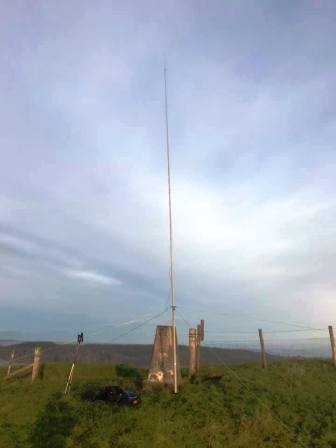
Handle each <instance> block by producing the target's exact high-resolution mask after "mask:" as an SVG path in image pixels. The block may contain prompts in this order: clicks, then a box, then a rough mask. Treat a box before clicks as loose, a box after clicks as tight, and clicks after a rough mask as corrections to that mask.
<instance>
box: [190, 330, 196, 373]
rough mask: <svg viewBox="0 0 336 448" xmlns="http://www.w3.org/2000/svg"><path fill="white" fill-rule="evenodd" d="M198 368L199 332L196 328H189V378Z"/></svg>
mask: <svg viewBox="0 0 336 448" xmlns="http://www.w3.org/2000/svg"><path fill="white" fill-rule="evenodd" d="M196 368H197V332H196V328H189V377H191V376H192V375H193V374H194V373H195V372H196Z"/></svg>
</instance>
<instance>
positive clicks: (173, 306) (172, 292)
mask: <svg viewBox="0 0 336 448" xmlns="http://www.w3.org/2000/svg"><path fill="white" fill-rule="evenodd" d="M163 73H164V93H165V118H166V151H167V168H168V201H169V261H170V268H169V277H170V297H171V312H172V330H173V364H174V393H175V394H176V393H177V365H176V316H175V312H176V302H175V285H174V269H173V261H174V260H173V222H172V205H171V183H170V151H169V126H168V99H167V68H166V66H165V67H164V70H163Z"/></svg>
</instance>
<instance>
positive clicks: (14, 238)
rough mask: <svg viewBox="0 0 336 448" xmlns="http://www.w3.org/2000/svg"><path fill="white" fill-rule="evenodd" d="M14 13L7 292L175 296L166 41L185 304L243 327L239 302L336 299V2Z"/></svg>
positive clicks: (313, 317)
mask: <svg viewBox="0 0 336 448" xmlns="http://www.w3.org/2000/svg"><path fill="white" fill-rule="evenodd" d="M177 7H179V11H180V12H179V15H178V17H177V16H176V8H177ZM4 17H6V21H5V23H4V24H3V26H2V27H1V31H0V33H1V39H0V55H1V56H0V86H1V87H2V88H1V89H0V90H1V95H2V98H1V104H2V105H3V106H1V105H0V136H1V137H0V139H1V141H0V147H1V148H3V153H2V155H1V165H0V177H1V196H0V220H1V226H0V287H1V288H2V291H4V292H5V293H3V294H2V296H1V299H0V300H1V303H2V304H6V305H8V306H9V305H10V306H11V307H13V308H17V309H22V307H26V308H32V309H34V308H36V309H40V308H41V307H42V308H44V309H45V311H46V312H49V313H50V314H53V315H55V316H57V315H58V314H57V313H58V311H59V310H61V309H63V308H66V309H67V310H68V311H69V312H71V313H76V312H77V310H78V305H79V304H80V307H81V310H82V312H83V313H84V314H85V313H86V315H87V316H90V317H91V316H94V317H95V318H97V319H99V320H104V316H105V315H106V313H109V312H110V309H111V303H113V310H114V311H113V312H114V314H116V316H114V318H115V319H116V320H117V321H120V322H123V321H137V320H138V318H139V317H138V316H139V315H140V316H143V315H145V314H146V313H154V314H155V312H158V311H159V309H161V308H162V307H163V306H164V305H166V304H167V302H168V300H169V282H168V230H169V229H168V209H167V185H166V159H165V148H164V120H163V118H164V107H163V88H162V87H163V85H162V65H163V64H162V62H163V57H162V53H166V55H167V59H168V94H169V118H170V131H171V134H170V136H171V159H172V187H173V191H172V193H173V225H174V243H175V245H174V249H175V251H174V254H175V272H176V297H177V304H178V306H181V307H185V309H186V310H188V311H187V312H188V316H187V317H188V320H193V319H195V321H198V319H199V317H200V316H199V312H198V311H196V310H197V309H198V310H205V311H206V312H207V313H208V314H207V319H209V320H210V322H209V324H211V326H212V327H213V328H214V330H215V329H220V328H221V327H222V326H223V325H227V326H229V327H230V325H231V326H233V325H238V324H239V322H238V323H234V324H233V323H232V322H230V321H229V322H223V320H222V318H221V317H220V316H222V313H224V312H229V311H231V312H232V313H233V314H234V313H236V314H237V315H238V316H240V315H241V310H244V311H245V312H246V313H247V314H248V313H250V314H257V315H259V316H261V317H266V318H267V317H272V316H273V317H274V316H276V317H278V318H279V320H281V319H283V320H286V319H287V318H288V316H289V315H290V316H291V317H293V319H294V320H303V321H306V322H308V321H315V322H317V321H319V318H320V319H321V320H324V319H325V316H326V315H328V314H329V315H332V314H333V313H334V312H335V305H334V304H333V301H332V300H331V297H332V289H333V288H334V286H335V282H334V276H333V272H332V266H333V265H334V264H335V261H336V260H335V251H334V249H333V248H334V246H335V243H336V231H335V229H336V213H335V210H336V201H335V199H334V191H335V188H336V183H335V182H336V181H335V175H334V173H335V167H336V156H335V151H334V148H333V142H334V141H335V137H336V120H335V107H334V105H335V100H336V96H335V93H334V92H335V89H334V88H333V86H334V84H335V77H336V64H335V53H334V46H333V41H334V18H335V12H334V10H333V8H332V7H331V6H330V4H329V3H325V4H324V5H323V6H321V7H314V6H312V5H311V6H307V5H305V6H304V7H303V5H301V4H300V3H297V4H295V6H293V5H292V4H291V5H289V4H286V5H284V6H283V7H282V8H280V9H279V8H278V7H277V6H276V5H275V4H274V3H272V2H270V3H267V4H265V3H260V2H257V1H252V2H250V3H249V4H248V5H247V4H246V2H241V1H236V2H234V3H232V4H230V5H229V4H225V5H224V4H223V2H217V1H215V2H213V3H212V5H211V7H208V6H207V7H204V6H203V5H202V4H201V3H200V2H196V3H195V2H193V3H192V4H191V3H190V2H187V1H186V2H182V4H181V2H179V4H177V2H172V3H170V4H165V5H163V6H162V8H159V10H158V8H156V7H155V8H154V3H153V2H151V1H150V0H149V1H148V2H145V3H144V4H143V5H142V7H141V8H139V7H138V6H137V5H135V4H130V3H126V6H125V5H124V4H121V3H120V2H114V4H113V5H111V3H110V2H108V1H102V2H101V3H100V5H99V6H98V7H97V6H96V5H95V6H92V4H91V3H90V2H86V1H84V2H81V7H80V12H79V9H78V8H77V7H75V6H72V7H70V8H69V5H68V4H67V3H66V2H58V4H57V7H54V6H52V5H51V4H48V3H45V4H44V5H43V7H38V8H33V9H29V11H28V10H27V9H26V8H23V7H22V5H21V3H20V2H14V3H13V2H12V3H11V4H9V3H8V5H6V7H5V11H4ZM200 30H201V31H202V32H200ZM23 36H24V38H23ZM88 286H90V287H88ZM114 318H113V319H114ZM55 319H56V320H55V321H57V319H58V318H55ZM273 320H277V319H273ZM11 322H13V325H14V320H12V321H11ZM35 324H36V326H37V327H38V326H39V322H38V320H36V322H35ZM55 325H56V323H55ZM242 325H244V326H245V325H246V326H248V325H250V326H251V325H254V324H252V323H251V322H248V321H244V322H243V323H242ZM142 334H143V335H144V337H145V334H146V333H145V332H143V333H142Z"/></svg>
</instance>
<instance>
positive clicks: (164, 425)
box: [0, 360, 336, 448]
mask: <svg viewBox="0 0 336 448" xmlns="http://www.w3.org/2000/svg"><path fill="white" fill-rule="evenodd" d="M68 370H69V366H68V365H61V364H48V365H46V366H45V369H44V371H43V377H41V378H40V379H39V380H37V381H36V383H34V384H31V383H30V381H29V379H28V378H26V379H24V380H21V381H15V382H12V383H8V384H6V383H4V384H1V386H0V447H1V448H14V447H15V448H23V447H27V448H29V447H31V448H42V447H43V448H111V447H113V448H128V447H129V448H133V447H134V448H135V447H141V448H148V447H155V448H160V447H165V448H170V447H172V448H178V447H183V448H184V447H192V448H197V447H207V448H210V447H220V448H222V447H227V448H257V447H272V448H274V447H283V448H289V447H301V446H302V447H306V448H309V447H314V448H315V447H316V448H327V447H328V448H332V447H336V386H335V382H336V370H335V369H333V368H332V366H331V365H330V364H329V363H328V362H327V361H322V360H299V361H294V360H292V361H281V362H277V363H273V364H271V365H270V366H269V369H268V370H267V371H262V370H261V368H260V367H259V366H258V365H255V364H249V365H242V366H235V367H225V366H216V367H207V368H203V369H202V370H201V371H200V373H199V374H198V375H196V376H195V377H193V378H192V380H191V381H189V380H188V378H187V377H184V384H183V386H182V388H181V390H180V393H179V394H178V395H176V396H175V395H173V394H171V393H170V392H169V391H168V390H167V389H165V388H162V387H149V386H148V385H146V383H142V381H141V380H142V379H143V378H145V375H146V372H145V370H139V369H133V368H129V367H126V366H117V367H113V366H108V365H104V366H100V365H78V366H76V370H75V380H74V384H73V388H72V393H71V397H70V398H66V399H65V398H64V397H63V390H64V386H65V382H66V377H67V373H68ZM4 373H5V370H4V369H2V370H1V371H0V374H1V375H2V376H4ZM113 383H114V384H120V385H121V386H123V387H129V388H131V389H133V390H135V391H140V394H141V397H142V404H141V405H140V406H139V407H138V408H130V407H118V406H112V405H108V404H105V403H103V402H95V403H92V402H85V401H82V400H81V399H80V394H81V391H82V390H83V388H84V389H85V388H88V387H92V388H94V387H95V386H96V385H103V384H113Z"/></svg>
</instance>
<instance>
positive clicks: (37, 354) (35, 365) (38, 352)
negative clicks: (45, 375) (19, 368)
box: [32, 347, 41, 381]
mask: <svg viewBox="0 0 336 448" xmlns="http://www.w3.org/2000/svg"><path fill="white" fill-rule="evenodd" d="M40 363H41V347H36V348H35V350H34V362H33V370H32V381H35V380H36V378H37V375H38V373H39V370H40Z"/></svg>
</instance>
